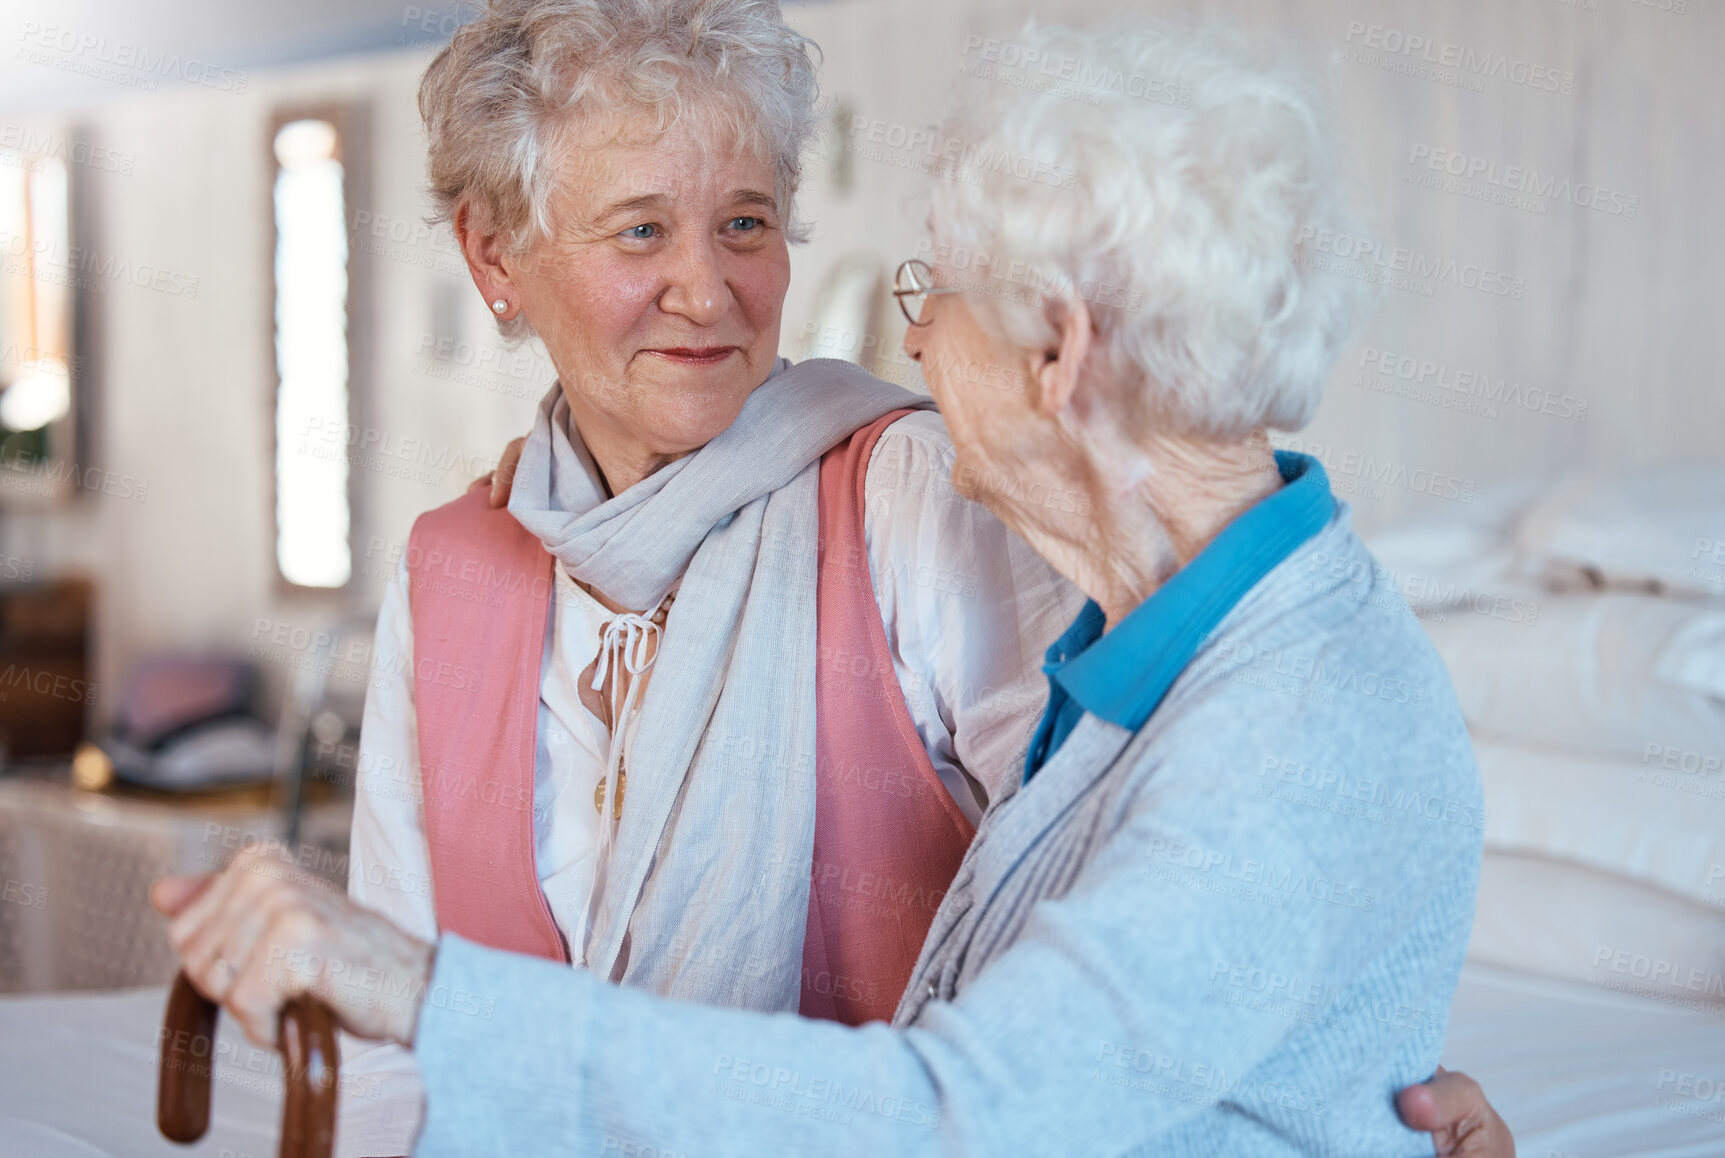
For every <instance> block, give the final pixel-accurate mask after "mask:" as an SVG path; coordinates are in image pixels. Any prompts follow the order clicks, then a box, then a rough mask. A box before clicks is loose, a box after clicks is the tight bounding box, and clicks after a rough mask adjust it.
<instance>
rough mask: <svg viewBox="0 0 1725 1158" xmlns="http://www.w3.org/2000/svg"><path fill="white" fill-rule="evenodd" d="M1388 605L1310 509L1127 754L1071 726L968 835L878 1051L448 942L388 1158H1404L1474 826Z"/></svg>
mask: <svg viewBox="0 0 1725 1158" xmlns="http://www.w3.org/2000/svg"><path fill="white" fill-rule="evenodd" d="M1385 579H1386V577H1385V576H1384V575H1383V573H1382V571H1381V570H1380V569H1379V568H1378V567H1376V566H1375V564H1374V562H1373V560H1372V558H1371V556H1370V554H1369V553H1368V552H1367V551H1366V549H1365V547H1364V545H1363V544H1361V543H1360V541H1359V540H1358V538H1356V537H1355V535H1354V534H1353V532H1352V531H1351V530H1350V528H1349V523H1348V512H1347V507H1346V505H1345V504H1338V509H1337V513H1336V515H1335V517H1334V518H1333V519H1332V520H1331V522H1330V523H1329V525H1328V526H1327V527H1326V528H1325V529H1324V530H1322V531H1320V532H1319V533H1318V534H1317V535H1316V536H1314V537H1313V538H1312V539H1311V540H1309V541H1308V542H1306V543H1305V544H1304V545H1302V546H1301V547H1300V548H1299V549H1297V550H1296V551H1295V552H1294V553H1293V554H1292V555H1291V556H1289V558H1288V559H1286V560H1285V561H1284V562H1283V563H1282V564H1281V565H1280V566H1278V567H1277V568H1276V569H1275V570H1273V571H1272V572H1271V573H1270V574H1269V575H1268V576H1266V578H1265V579H1264V580H1263V581H1262V582H1260V583H1259V584H1258V585H1257V586H1256V587H1254V588H1253V589H1252V590H1251V591H1250V592H1249V593H1248V594H1247V595H1246V596H1245V598H1244V599H1242V600H1241V602H1240V603H1239V604H1238V606H1236V607H1235V608H1234V609H1233V611H1232V612H1230V613H1229V615H1228V616H1227V618H1226V619H1225V620H1224V621H1223V622H1222V624H1221V625H1220V626H1219V627H1218V628H1217V630H1216V631H1215V632H1214V633H1213V634H1212V635H1211V636H1210V638H1209V639H1207V640H1206V641H1205V642H1204V644H1203V645H1202V646H1201V647H1200V649H1199V651H1198V653H1197V655H1196V656H1195V657H1194V659H1193V661H1192V662H1191V664H1190V665H1189V666H1188V667H1187V668H1186V670H1185V671H1184V672H1183V673H1182V674H1181V676H1180V678H1179V679H1178V680H1177V681H1176V682H1175V684H1174V685H1173V687H1172V688H1171V689H1170V691H1169V693H1168V696H1167V698H1166V699H1165V700H1164V701H1163V703H1162V704H1161V706H1160V707H1159V708H1158V709H1157V710H1156V712H1155V713H1154V714H1153V715H1152V716H1151V718H1150V720H1149V722H1148V723H1147V724H1146V725H1145V726H1144V727H1143V728H1142V729H1140V730H1139V731H1138V733H1137V734H1136V735H1133V734H1131V733H1128V732H1125V731H1123V730H1122V729H1120V728H1118V727H1116V726H1114V725H1112V724H1108V723H1106V722H1104V721H1101V720H1099V719H1097V718H1096V717H1094V716H1086V717H1085V718H1084V719H1083V721H1082V722H1081V723H1080V724H1079V726H1078V727H1077V729H1076V730H1075V731H1074V732H1073V733H1072V735H1071V736H1070V737H1069V738H1068V739H1067V741H1066V742H1065V744H1064V745H1063V746H1062V747H1061V749H1060V751H1059V752H1058V753H1057V754H1056V756H1055V757H1054V759H1052V760H1051V761H1050V762H1049V763H1048V764H1047V765H1045V766H1044V767H1043V768H1042V770H1041V771H1039V772H1038V773H1037V775H1036V777H1035V778H1034V779H1033V780H1032V781H1031V782H1030V783H1029V784H1028V785H1026V786H1025V787H1024V788H1023V789H1021V790H1020V791H1019V792H1018V793H1017V795H1015V796H1013V797H1010V798H1008V799H1006V800H1003V801H1001V802H1000V803H998V804H997V805H995V806H994V807H993V808H992V809H991V810H990V812H989V813H988V814H987V815H986V817H985V818H984V820H983V823H982V825H981V827H980V829H979V831H978V834H977V839H976V842H975V844H974V845H973V846H972V848H971V850H970V855H969V856H968V857H967V858H966V860H965V862H964V865H963V867H962V868H961V869H960V870H959V875H958V878H957V880H955V881H954V883H953V887H952V889H951V890H950V892H949V893H948V894H947V897H946V899H945V902H944V903H943V905H942V906H941V909H940V912H939V914H938V915H937V916H936V918H935V922H934V927H933V929H932V930H931V932H930V934H929V938H928V941H927V943H926V944H925V946H924V949H923V954H922V959H921V961H920V962H919V964H918V968H917V975H916V977H915V979H914V980H913V983H912V986H911V988H910V990H909V991H907V993H906V994H905V997H904V1000H903V1003H902V1004H901V1006H900V1008H899V1011H898V1015H897V1017H896V1018H895V1020H894V1023H893V1025H892V1026H887V1025H884V1024H872V1025H868V1026H864V1027H862V1028H860V1029H848V1028H845V1027H842V1026H837V1025H832V1024H828V1023H823V1022H814V1021H806V1020H802V1019H800V1018H797V1017H795V1016H792V1015H788V1014H761V1013H750V1012H741V1011H737V1010H727V1009H716V1008H710V1007H705V1006H697V1005H692V1004H686V1003H682V1002H675V1001H671V1000H667V999H664V998H660V997H656V996H653V995H651V994H648V993H643V992H640V991H636V990H628V989H619V988H617V987H615V986H612V985H608V984H605V983H602V982H600V981H598V980H596V979H594V978H593V977H592V976H590V975H588V974H586V973H583V972H580V971H572V970H570V969H569V968H567V967H565V966H559V965H555V964H552V963H549V962H546V961H542V960H539V959H536V958H527V957H517V956H513V955H510V954H506V953H501V952H497V951H495V950H491V949H487V948H483V947H480V946H476V945H473V944H471V943H469V942H466V941H463V940H461V939H460V938H459V937H455V936H452V935H446V936H444V937H443V938H442V939H441V940H440V942H439V945H438V952H437V964H436V970H435V973H434V976H433V979H432V981H433V983H432V987H431V989H430V990H429V992H428V996H427V999H426V1002H425V1004H424V1006H423V1010H422V1013H421V1018H420V1024H419V1029H418V1040H417V1043H416V1047H415V1048H416V1052H417V1054H418V1057H419V1063H420V1066H421V1068H422V1070H423V1072H424V1074H425V1081H426V1090H427V1117H426V1121H425V1126H424V1129H423V1131H422V1133H421V1136H420V1139H419V1143H418V1146H417V1148H416V1150H415V1154H417V1155H421V1156H423V1158H444V1156H446V1155H447V1156H451V1158H454V1156H461V1158H473V1156H477V1155H490V1154H496V1155H505V1154H507V1155H512V1156H523V1155H533V1156H540V1155H559V1154H572V1155H617V1156H619V1158H714V1156H729V1155H737V1156H747V1158H762V1156H768V1155H797V1156H803V1155H835V1156H840V1155H842V1156H848V1155H856V1156H858V1158H864V1156H866V1158H877V1156H881V1155H898V1154H902V1155H937V1154H940V1155H946V1154H954V1155H956V1154H971V1155H978V1154H988V1155H994V1154H999V1155H1013V1156H1018V1155H1027V1156H1028V1155H1059V1156H1061V1158H1071V1156H1075V1155H1092V1154H1094V1155H1118V1154H1126V1153H1143V1154H1154V1155H1213V1154H1219V1155H1283V1154H1324V1155H1329V1154H1337V1155H1341V1154H1347V1155H1353V1154H1358V1155H1370V1156H1372V1158H1390V1156H1393V1155H1429V1154H1431V1153H1432V1147H1431V1143H1430V1139H1429V1137H1427V1136H1426V1135H1422V1134H1416V1133H1413V1132H1411V1131H1409V1130H1407V1129H1406V1128H1405V1127H1403V1126H1402V1125H1401V1124H1400V1123H1399V1121H1398V1120H1397V1117H1396V1113H1395V1107H1394V1101H1393V1099H1394V1096H1395V1093H1396V1091H1397V1090H1398V1089H1400V1088H1402V1087H1403V1086H1406V1085H1409V1084H1412V1083H1415V1082H1419V1081H1423V1080H1425V1079H1426V1078H1428V1077H1429V1076H1430V1075H1431V1073H1432V1072H1433V1070H1434V1068H1435V1067H1436V1064H1437V1060H1438V1056H1439V1052H1440V1050H1441V1047H1442V1044H1443V1039H1444V1031H1445V1027H1446V1025H1447V1022H1448V1016H1449V1003H1450V998H1451V994H1452V992H1453V990H1454V987H1455V984H1456V979H1457V976H1458V974H1459V972H1460V969H1461V963H1462V957H1463V953H1464V950H1465V948H1466V945H1467V939H1468V931H1469V927H1470V925H1471V923H1472V918H1473V902H1474V891H1475V887H1476V885H1477V881H1478V871H1479V858H1480V851H1481V833H1482V831H1483V828H1484V815H1483V809H1482V804H1481V798H1480V788H1479V780H1478V774H1477V771H1476V770H1475V767H1474V761H1473V755H1472V751H1471V749H1470V747H1469V744H1468V739H1467V734H1466V731H1465V729H1464V727H1463V725H1462V720H1461V715H1460V712H1459V710H1458V708H1457V706H1456V702H1455V698H1454V695H1453V693H1452V692H1451V689H1450V684H1449V679H1448V676H1447V675H1446V673H1445V671H1444V668H1443V665H1442V663H1441V662H1440V661H1439V659H1438V657H1437V655H1436V653H1435V652H1434V651H1433V649H1432V647H1431V645H1430V644H1429V643H1428V642H1427V640H1426V638H1425V635H1424V633H1423V632H1422V631H1421V630H1420V628H1419V625H1418V624H1417V622H1416V621H1415V620H1414V619H1413V617H1412V616H1411V615H1410V614H1409V613H1408V611H1407V608H1406V606H1405V604H1404V603H1403V602H1402V600H1401V598H1400V597H1399V596H1398V595H1397V594H1396V593H1395V591H1394V590H1393V588H1392V587H1390V586H1388V585H1387V583H1386V582H1385ZM735 836H736V839H738V840H748V839H749V834H748V833H746V832H738V833H736V834H735Z"/></svg>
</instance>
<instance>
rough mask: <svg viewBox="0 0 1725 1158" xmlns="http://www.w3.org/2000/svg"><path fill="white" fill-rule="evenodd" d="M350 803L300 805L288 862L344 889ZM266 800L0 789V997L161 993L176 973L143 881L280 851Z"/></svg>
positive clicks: (8, 783)
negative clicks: (247, 851) (245, 853)
mask: <svg viewBox="0 0 1725 1158" xmlns="http://www.w3.org/2000/svg"><path fill="white" fill-rule="evenodd" d="M350 817H351V805H350V804H349V802H348V801H346V800H341V799H336V800H330V801H327V802H322V803H319V804H315V805H313V806H311V807H308V808H307V809H306V812H305V820H304V825H303V830H304V835H305V838H306V841H307V843H306V844H304V845H302V846H298V847H296V848H295V849H294V856H295V859H296V861H297V862H298V863H299V864H300V865H302V866H303V867H305V868H307V869H309V870H311V871H313V872H316V873H318V874H319V875H321V876H323V877H325V878H327V879H328V880H329V881H330V882H331V884H332V886H333V887H336V888H345V886H346V883H347V836H348V826H349V823H350ZM284 830H285V825H284V820H283V815H282V812H281V810H280V809H279V808H277V807H276V806H275V804H274V802H273V801H272V799H271V797H270V794H269V792H268V791H267V789H266V790H260V791H256V792H252V793H246V794H227V795H223V796H218V795H213V794H211V795H206V796H200V797H195V798H185V799H181V800H176V801H174V802H173V803H172V804H168V803H163V802H162V801H161V800H159V799H143V798H134V797H129V796H117V795H105V794H99V793H92V792H83V791H79V790H77V789H74V788H71V787H69V786H67V785H65V784H61V783H53V782H45V781H41V780H30V779H22V778H9V779H5V780H0V896H3V897H4V899H3V900H0V992H43V991H48V990H65V989H115V988H123V987H128V986H137V985H155V984H166V982H167V981H168V980H169V979H170V978H172V976H173V974H174V971H175V969H176V967H177V962H176V961H175V958H174V955H173V950H172V949H171V948H170V946H169V944H168V939H167V930H166V924H165V922H164V921H163V919H162V918H161V916H160V915H158V914H157V913H156V912H155V910H154V909H152V908H151V907H150V903H149V888H150V882H151V881H153V880H154V879H155V878H156V877H158V876H163V875H166V874H173V873H204V872H213V871H215V870H216V869H219V868H221V867H222V865H224V864H226V863H227V861H228V860H229V859H230V858H231V857H232V856H233V855H234V854H235V853H236V852H238V851H239V850H240V849H242V848H254V847H258V846H260V845H267V846H270V847H277V848H283V849H286V848H287V847H289V846H287V845H286V843H285V842H284V841H283V835H284Z"/></svg>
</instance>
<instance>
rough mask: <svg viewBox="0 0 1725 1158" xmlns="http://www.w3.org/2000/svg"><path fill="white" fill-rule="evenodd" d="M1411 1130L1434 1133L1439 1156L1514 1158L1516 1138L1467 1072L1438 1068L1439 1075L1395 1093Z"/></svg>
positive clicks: (1403, 1117)
mask: <svg viewBox="0 0 1725 1158" xmlns="http://www.w3.org/2000/svg"><path fill="white" fill-rule="evenodd" d="M1396 1109H1397V1110H1399V1111H1400V1112H1401V1116H1402V1121H1403V1122H1404V1123H1406V1124H1407V1126H1408V1128H1409V1129H1413V1130H1425V1131H1427V1132H1428V1133H1430V1134H1431V1136H1432V1143H1433V1145H1435V1146H1436V1147H1437V1152H1438V1154H1439V1155H1440V1158H1515V1139H1514V1138H1512V1137H1510V1133H1509V1127H1508V1126H1507V1125H1505V1124H1504V1121H1503V1119H1502V1118H1500V1117H1498V1116H1497V1111H1496V1110H1494V1109H1492V1108H1491V1103H1490V1102H1488V1101H1486V1100H1485V1091H1484V1090H1482V1089H1480V1088H1479V1083H1478V1082H1476V1081H1474V1080H1473V1079H1472V1078H1470V1077H1468V1076H1467V1075H1466V1074H1461V1073H1455V1072H1453V1071H1450V1070H1446V1069H1444V1068H1443V1067H1442V1066H1439V1067H1438V1072H1437V1076H1436V1077H1434V1078H1432V1080H1431V1081H1429V1082H1426V1083H1424V1084H1422V1085H1417V1086H1409V1087H1408V1088H1407V1089H1405V1090H1403V1091H1402V1092H1401V1093H1400V1094H1398V1095H1397V1096H1396Z"/></svg>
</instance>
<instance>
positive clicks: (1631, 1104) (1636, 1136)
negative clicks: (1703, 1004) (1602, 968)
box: [1444, 963, 1725, 1158]
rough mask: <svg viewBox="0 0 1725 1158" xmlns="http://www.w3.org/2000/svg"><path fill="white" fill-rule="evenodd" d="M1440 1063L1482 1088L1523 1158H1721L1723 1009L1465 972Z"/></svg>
mask: <svg viewBox="0 0 1725 1158" xmlns="http://www.w3.org/2000/svg"><path fill="white" fill-rule="evenodd" d="M1444 1064H1445V1065H1446V1066H1448V1067H1450V1068H1451V1069H1458V1070H1465V1071H1466V1072H1467V1073H1469V1074H1471V1075H1473V1076H1474V1077H1475V1078H1477V1079H1479V1081H1480V1084H1481V1085H1483V1086H1484V1087H1485V1089H1486V1092H1487V1094H1488V1095H1489V1096H1490V1098H1491V1100H1492V1104H1493V1105H1495V1106H1496V1107H1497V1108H1498V1111H1499V1112H1500V1113H1502V1114H1503V1117H1504V1120H1505V1121H1507V1122H1508V1123H1509V1125H1510V1129H1511V1131H1512V1132H1513V1133H1514V1134H1515V1140H1516V1152H1517V1153H1518V1154H1519V1155H1521V1158H1571V1156H1573V1158H1631V1156H1634V1158H1719V1155H1722V1154H1725V1015H1722V1014H1721V1013H1720V1012H1717V1011H1716V1012H1698V1011H1694V1010H1690V1009H1682V1008H1678V1007H1675V1006H1671V1005H1662V1004H1659V1003H1657V1002H1653V1001H1649V1000H1647V999H1645V998H1641V997H1633V996H1629V995H1627V994H1619V993H1613V992H1609V991H1607V990H1604V989H1598V988H1594V987H1592V986H1588V985H1580V984H1572V983H1569V982H1563V981H1550V980H1546V979H1544V978H1538V977H1531V976H1526V975H1522V974H1516V973H1511V972H1508V971H1505V970H1498V969H1493V968H1490V967H1486V966H1480V965H1476V964H1472V963H1470V964H1469V965H1468V966H1467V968H1466V969H1465V970H1464V971H1463V973H1462V982H1461V987H1460V989H1459V990H1458V991H1457V992H1456V1000H1455V1005H1454V1007H1453V1008H1452V1010H1451V1014H1450V1028H1449V1038H1448V1040H1447V1041H1446V1042H1445V1043H1444ZM1685 1075H1687V1076H1685ZM1698 1079H1699V1080H1698ZM1701 1094H1706V1095H1707V1096H1706V1097H1702V1096H1699V1095H1701Z"/></svg>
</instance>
